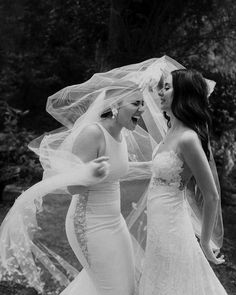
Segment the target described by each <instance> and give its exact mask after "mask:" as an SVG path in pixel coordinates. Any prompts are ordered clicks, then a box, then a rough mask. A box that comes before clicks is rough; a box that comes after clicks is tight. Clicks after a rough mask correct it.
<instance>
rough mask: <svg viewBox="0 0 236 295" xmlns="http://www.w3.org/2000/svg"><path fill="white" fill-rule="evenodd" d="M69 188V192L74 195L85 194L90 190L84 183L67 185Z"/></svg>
mask: <svg viewBox="0 0 236 295" xmlns="http://www.w3.org/2000/svg"><path fill="white" fill-rule="evenodd" d="M67 189H68V191H69V193H70V194H71V195H72V196H73V195H82V194H84V193H85V192H86V191H87V190H88V187H87V186H82V185H70V186H67Z"/></svg>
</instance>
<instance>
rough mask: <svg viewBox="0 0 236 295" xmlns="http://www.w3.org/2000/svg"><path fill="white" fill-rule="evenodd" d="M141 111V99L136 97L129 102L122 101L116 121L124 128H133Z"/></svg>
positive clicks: (142, 107) (142, 106)
mask: <svg viewBox="0 0 236 295" xmlns="http://www.w3.org/2000/svg"><path fill="white" fill-rule="evenodd" d="M143 112H144V101H143V99H137V100H136V101H132V102H130V103H127V102H125V103H124V102H123V103H122V104H121V105H120V107H119V112H118V116H117V122H118V123H119V124H120V125H121V126H122V127H125V128H126V129H129V130H134V129H135V128H136V126H137V124H138V121H139V119H140V118H141V115H142V113H143Z"/></svg>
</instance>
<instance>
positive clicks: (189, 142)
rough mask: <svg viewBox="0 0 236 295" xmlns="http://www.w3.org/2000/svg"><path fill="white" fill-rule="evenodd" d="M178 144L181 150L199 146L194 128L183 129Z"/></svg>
mask: <svg viewBox="0 0 236 295" xmlns="http://www.w3.org/2000/svg"><path fill="white" fill-rule="evenodd" d="M179 146H180V149H181V150H184V151H186V150H189V149H193V148H196V147H199V146H201V141H200V139H199V137H198V135H197V133H196V132H195V131H194V130H191V129H187V130H185V131H184V132H183V133H182V134H181V136H180V138H179Z"/></svg>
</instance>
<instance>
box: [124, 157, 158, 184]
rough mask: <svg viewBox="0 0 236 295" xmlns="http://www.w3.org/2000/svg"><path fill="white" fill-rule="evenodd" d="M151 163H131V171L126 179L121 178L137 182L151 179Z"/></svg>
mask: <svg viewBox="0 0 236 295" xmlns="http://www.w3.org/2000/svg"><path fill="white" fill-rule="evenodd" d="M151 164H152V162H151V161H148V162H129V170H128V173H127V174H126V175H124V177H122V178H121V181H123V180H127V181H129V180H135V179H137V180H138V179H150V178H151V176H152V170H151Z"/></svg>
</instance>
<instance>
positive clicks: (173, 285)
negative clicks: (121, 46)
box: [139, 69, 226, 295]
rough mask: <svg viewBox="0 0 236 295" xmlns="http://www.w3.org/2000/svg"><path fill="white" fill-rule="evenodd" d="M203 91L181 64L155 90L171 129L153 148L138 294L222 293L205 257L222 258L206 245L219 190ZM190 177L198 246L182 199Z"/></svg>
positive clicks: (198, 76)
mask: <svg viewBox="0 0 236 295" xmlns="http://www.w3.org/2000/svg"><path fill="white" fill-rule="evenodd" d="M207 92H208V89H207V84H206V82H205V80H204V79H203V77H202V76H201V74H200V73H198V72H196V71H191V70H182V69H181V70H177V71H173V72H172V73H171V75H169V76H168V77H167V79H166V80H165V83H164V88H163V89H162V90H161V91H160V92H159V95H160V97H161V109H162V111H164V112H166V114H167V116H168V120H169V122H168V124H169V126H170V128H169V130H168V132H167V134H166V136H165V137H164V139H163V141H162V142H161V143H160V144H159V145H158V146H157V147H156V149H155V150H154V152H153V162H152V170H153V176H152V179H151V183H150V187H149V192H148V197H147V199H148V200H147V246H146V251H145V260H144V270H143V274H142V278H141V283H140V287H139V295H154V294H156V295H225V294H226V291H225V290H224V288H223V286H222V285H221V284H220V282H219V280H218V279H217V277H216V276H215V274H214V272H213V270H212V268H211V266H210V264H209V263H208V261H207V259H208V260H209V261H211V262H213V263H215V264H220V263H223V262H224V259H223V256H220V257H217V254H216V253H215V252H214V251H213V250H212V246H211V244H210V239H211V236H212V231H213V226H214V223H215V217H216V212H217V206H218V202H219V195H218V192H217V188H216V185H215V182H214V178H213V175H212V172H211V169H210V166H209V163H208V160H209V158H210V151H209V137H208V126H209V124H210V117H209V114H208V110H207V109H208V101H207ZM192 176H193V177H194V178H195V180H196V183H197V185H198V187H199V188H200V190H201V193H202V195H203V199H204V204H203V216H202V229H201V235H200V237H199V238H200V245H199V243H198V241H197V239H196V237H195V233H194V231H193V226H192V224H191V220H190V216H189V212H188V206H187V202H186V194H187V189H186V186H187V184H188V182H189V180H190V178H191V177H192Z"/></svg>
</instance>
